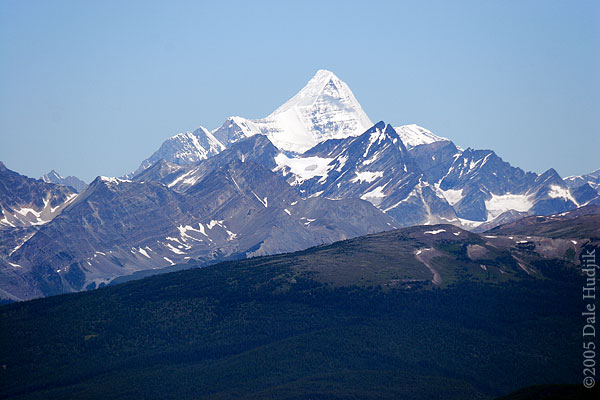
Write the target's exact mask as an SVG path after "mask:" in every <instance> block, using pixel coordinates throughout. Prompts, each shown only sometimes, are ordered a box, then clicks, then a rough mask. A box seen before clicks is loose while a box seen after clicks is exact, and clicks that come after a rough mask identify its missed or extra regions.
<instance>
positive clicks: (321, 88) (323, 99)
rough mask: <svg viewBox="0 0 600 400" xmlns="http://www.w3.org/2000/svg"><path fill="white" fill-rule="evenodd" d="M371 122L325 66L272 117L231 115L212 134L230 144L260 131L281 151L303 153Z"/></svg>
mask: <svg viewBox="0 0 600 400" xmlns="http://www.w3.org/2000/svg"><path fill="white" fill-rule="evenodd" d="M372 125H373V124H372V123H371V120H370V119H369V117H367V115H366V114H365V112H364V111H363V109H362V107H361V106H360V104H359V103H358V101H357V100H356V98H355V97H354V94H353V93H352V91H351V90H350V88H349V87H348V85H347V84H346V83H344V82H343V81H341V80H340V79H339V78H338V77H337V76H335V74H334V73H333V72H331V71H327V70H323V69H322V70H319V71H317V73H316V74H315V76H314V77H313V78H312V79H311V80H310V81H309V82H308V83H307V84H306V86H304V87H303V88H302V89H301V90H300V91H299V92H298V93H297V94H296V95H295V96H294V97H292V98H291V99H290V100H288V101H286V102H285V103H284V104H283V105H282V106H281V107H279V108H277V109H276V110H275V111H274V112H273V113H271V114H270V115H269V116H267V117H265V118H262V119H258V120H253V121H251V120H247V119H245V118H241V117H230V118H228V120H227V121H226V122H225V123H224V124H223V125H222V126H221V127H219V128H217V129H216V130H215V131H213V134H214V135H215V137H216V138H217V139H219V140H220V141H221V142H222V143H224V144H226V145H230V144H231V143H235V142H236V141H238V140H239V139H240V138H242V137H248V136H252V135H255V134H257V133H261V134H263V135H267V136H268V137H269V139H270V140H271V142H272V143H273V144H274V145H275V146H277V147H278V148H280V149H281V150H286V151H292V152H296V153H302V152H304V151H306V150H308V149H310V148H311V147H313V146H315V145H316V144H317V143H320V142H322V141H325V140H328V139H333V138H345V137H349V136H358V135H360V134H362V133H363V132H365V131H366V130H367V129H369V128H370V127H371V126H372Z"/></svg>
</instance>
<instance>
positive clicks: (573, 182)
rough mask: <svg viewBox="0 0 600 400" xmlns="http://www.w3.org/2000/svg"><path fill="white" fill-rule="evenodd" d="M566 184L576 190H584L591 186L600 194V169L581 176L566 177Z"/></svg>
mask: <svg viewBox="0 0 600 400" xmlns="http://www.w3.org/2000/svg"><path fill="white" fill-rule="evenodd" d="M565 183H566V184H567V186H569V187H570V188H574V189H582V188H584V187H586V186H589V187H590V188H592V189H594V190H595V191H596V193H598V194H600V169H597V170H596V171H594V172H591V173H589V174H585V175H581V176H569V177H566V178H565ZM586 189H587V188H586Z"/></svg>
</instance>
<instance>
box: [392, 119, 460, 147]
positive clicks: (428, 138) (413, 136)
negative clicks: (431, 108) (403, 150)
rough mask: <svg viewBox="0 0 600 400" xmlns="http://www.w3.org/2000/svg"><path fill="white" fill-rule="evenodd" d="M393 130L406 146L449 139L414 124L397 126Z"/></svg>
mask: <svg viewBox="0 0 600 400" xmlns="http://www.w3.org/2000/svg"><path fill="white" fill-rule="evenodd" d="M394 130H395V131H396V133H398V135H400V138H402V141H403V142H404V144H406V145H407V146H408V147H415V146H418V145H420V144H429V143H434V142H442V141H446V142H448V141H449V140H448V139H446V138H445V137H441V136H438V135H436V134H434V133H432V132H431V131H429V130H427V129H425V128H423V127H421V126H419V125H415V124H410V125H402V126H398V127H395V128H394Z"/></svg>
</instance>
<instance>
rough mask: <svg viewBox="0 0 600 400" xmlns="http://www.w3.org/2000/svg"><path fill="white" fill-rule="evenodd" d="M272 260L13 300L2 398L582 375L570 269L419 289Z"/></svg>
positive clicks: (502, 385) (518, 383) (432, 392)
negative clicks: (336, 277) (305, 270)
mask: <svg viewBox="0 0 600 400" xmlns="http://www.w3.org/2000/svg"><path fill="white" fill-rule="evenodd" d="M349 259H355V260H357V262H358V261H359V260H360V254H358V253H357V254H355V255H353V257H350V258H349ZM267 261H268V262H265V260H264V259H261V258H257V259H250V260H244V261H239V262H227V263H222V264H218V265H214V266H210V267H205V268H199V269H190V270H185V271H180V272H174V273H170V274H164V275H159V276H154V277H150V278H146V279H143V280H138V281H132V282H127V283H124V284H121V285H115V286H110V287H105V288H101V289H97V290H93V291H89V292H83V293H77V294H69V295H62V296H55V297H48V298H45V299H39V300H34V301H29V302H24V303H18V304H9V305H4V306H1V307H0V366H1V367H0V368H1V369H0V387H1V389H0V396H1V397H2V398H14V399H59V398H121V399H128V398H130V399H138V398H177V399H202V398H207V399H228V398H231V399H233V398H288V399H308V398H320V399H323V398H324V399H353V398H356V399H359V398H360V399H363V398H374V399H375V398H377V399H381V398H389V399H397V398H405V399H423V398H429V399H464V398H472V399H477V398H482V399H484V398H493V397H496V396H500V395H505V394H507V393H509V392H511V391H514V390H517V389H519V388H521V387H525V386H529V385H534V384H576V383H578V382H579V381H580V373H581V372H580V369H581V361H580V353H581V343H580V330H579V328H578V327H579V325H580V323H581V318H580V311H581V307H582V304H581V302H580V298H581V296H580V291H581V281H582V278H581V276H580V275H578V274H577V273H576V271H575V270H574V269H572V268H567V267H565V266H564V265H561V263H559V262H558V261H557V262H556V263H545V264H544V265H539V266H538V267H539V268H540V270H542V271H545V272H546V274H545V275H546V276H547V277H545V278H543V279H538V278H536V279H534V278H530V279H528V278H524V279H520V280H518V281H509V282H504V283H501V284H496V283H481V282H476V281H468V280H466V281H459V282H456V283H454V284H452V285H450V286H448V287H447V288H444V289H436V288H429V289H419V288H415V289H412V290H383V289H381V287H370V286H364V285H363V286H344V287H334V286H332V285H328V284H327V283H322V282H319V281H317V280H314V279H311V276H310V274H298V273H297V272H296V271H295V270H294V269H293V268H292V267H293V262H291V261H292V259H290V258H289V257H287V256H279V257H271V258H268V260H267ZM348 268H352V265H351V263H350V262H349V265H348Z"/></svg>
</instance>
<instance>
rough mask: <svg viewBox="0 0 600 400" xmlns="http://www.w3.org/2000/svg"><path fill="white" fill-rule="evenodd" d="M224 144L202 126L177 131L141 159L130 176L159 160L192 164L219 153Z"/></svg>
mask: <svg viewBox="0 0 600 400" xmlns="http://www.w3.org/2000/svg"><path fill="white" fill-rule="evenodd" d="M224 148H225V146H224V145H223V144H221V142H219V141H218V140H217V139H216V138H215V137H214V136H213V135H212V134H211V133H210V132H209V131H208V130H206V129H205V128H203V127H200V128H198V129H196V130H195V131H194V132H185V133H179V134H177V135H175V136H172V137H170V138H169V139H167V140H166V141H165V142H164V143H163V144H162V145H161V146H160V148H159V149H158V150H157V151H156V152H155V153H154V154H152V155H151V156H150V157H148V158H147V159H145V160H144V161H142V163H141V164H140V166H139V167H138V169H137V170H136V171H135V172H133V173H132V174H129V175H128V176H127V177H128V178H129V177H131V176H133V175H135V174H137V173H140V172H141V171H143V170H144V169H146V168H148V167H150V166H151V165H152V164H154V163H156V162H157V161H159V160H165V161H169V162H172V163H176V164H179V165H187V164H193V163H196V162H198V161H202V160H205V159H207V158H208V157H211V156H214V155H215V154H218V153H220V152H221V151H222V150H223V149H224Z"/></svg>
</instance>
